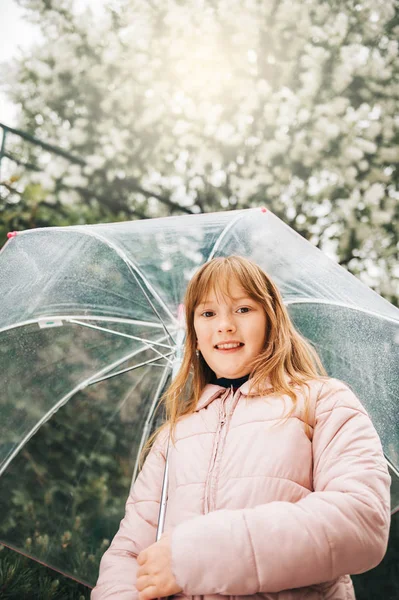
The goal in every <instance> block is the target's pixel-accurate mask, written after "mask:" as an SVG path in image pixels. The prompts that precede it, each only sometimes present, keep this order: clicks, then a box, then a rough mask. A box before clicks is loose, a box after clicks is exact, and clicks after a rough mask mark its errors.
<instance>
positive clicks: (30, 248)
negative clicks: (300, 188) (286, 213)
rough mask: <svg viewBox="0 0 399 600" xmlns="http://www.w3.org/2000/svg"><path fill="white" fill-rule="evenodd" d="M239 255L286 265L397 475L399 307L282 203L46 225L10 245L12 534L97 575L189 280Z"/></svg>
mask: <svg viewBox="0 0 399 600" xmlns="http://www.w3.org/2000/svg"><path fill="white" fill-rule="evenodd" d="M231 254H238V255H241V256H245V257H247V258H251V259H252V260H254V261H255V262H257V263H258V264H259V265H260V266H261V267H262V268H263V269H264V270H265V271H266V272H267V273H268V274H269V275H271V277H272V278H273V279H274V281H275V282H276V283H277V285H278V286H279V288H280V290H281V292H282V294H283V298H284V301H285V303H286V305H287V306H288V309H289V312H290V315H291V317H292V319H293V321H294V323H295V325H296V327H297V328H298V329H299V330H300V331H301V333H302V334H303V335H304V336H305V337H306V338H308V339H309V340H311V341H312V342H313V344H314V345H315V346H316V348H317V350H318V352H319V354H320V356H321V358H322V360H323V363H324V365H325V367H326V369H327V371H328V373H329V374H330V375H331V376H333V377H338V378H340V379H342V380H344V381H346V382H347V383H348V384H349V385H350V386H351V387H352V388H353V389H354V391H355V392H356V393H357V395H358V396H359V397H360V399H361V401H362V403H363V404H364V406H365V407H366V409H367V411H368V412H369V414H370V416H371V418H372V420H373V422H374V425H375V427H376V429H377V431H378V433H379V435H380V437H381V440H382V443H383V447H384V452H385V455H386V457H387V460H388V462H389V464H390V466H391V469H392V470H393V471H392V472H393V474H394V475H395V476H396V475H397V469H398V467H399V427H398V411H397V404H398V397H399V378H398V377H397V371H396V369H397V359H398V344H399V310H398V309H397V308H395V307H394V306H392V305H391V304H389V303H388V302H387V301H385V300H384V299H383V298H381V297H380V296H378V294H376V293H374V292H373V291H371V290H370V289H369V288H367V286H365V285H364V284H362V283H361V282H360V281H358V280H357V279H356V278H355V277H353V276H352V275H351V274H349V273H348V272H347V271H345V270H344V269H343V268H341V267H340V266H339V265H337V264H336V263H334V262H333V261H331V260H330V259H328V258H327V257H326V256H325V255H324V254H323V253H322V252H320V251H319V250H318V249H316V248H315V247H314V246H312V245H311V244H310V243H309V242H307V241H306V240H304V239H303V238H302V237H300V236H299V235H298V234H296V233H295V232H294V231H293V230H292V229H290V228H289V227H287V226H286V225H285V224H284V223H283V222H282V221H281V220H279V219H278V218H277V217H276V216H275V215H273V214H272V213H271V212H269V211H265V210H264V209H263V210H262V209H250V210H245V211H232V212H225V213H214V214H201V215H196V216H187V217H186V216H184V217H168V218H162V219H151V220H148V221H134V222H128V223H113V224H107V225H90V226H76V227H63V228H47V229H37V230H30V231H26V232H23V233H20V234H18V235H17V236H15V237H13V238H11V239H10V240H9V242H8V243H7V244H6V245H5V246H4V248H3V250H2V252H1V254H0V290H1V304H0V336H1V344H0V354H1V364H2V370H1V374H0V384H1V389H2V395H1V400H0V402H1V409H0V410H1V413H0V414H1V421H0V473H1V474H2V476H1V477H0V498H1V500H0V507H1V509H2V514H3V515H4V519H3V524H2V526H1V527H0V541H1V542H3V543H5V544H7V545H9V546H11V547H13V548H15V549H16V550H19V551H23V552H24V553H27V554H29V555H30V556H32V557H34V558H37V559H39V560H41V561H42V562H45V563H46V564H49V565H50V566H52V567H54V568H57V569H59V570H60V571H62V572H64V573H66V574H67V575H69V576H71V577H74V578H76V579H78V580H80V581H83V582H85V583H88V584H94V582H95V580H96V577H97V572H98V561H99V559H100V557H101V555H102V553H103V552H104V550H105V548H106V546H107V544H108V541H109V539H110V538H112V536H113V535H114V533H115V532H116V529H117V527H118V523H119V521H120V519H121V517H122V516H123V506H124V502H125V500H126V495H127V493H128V489H129V486H130V484H131V481H132V471H133V470H134V473H133V479H134V475H135V473H136V472H137V463H136V459H137V456H138V454H139V452H140V448H141V447H142V445H143V442H144V441H145V439H146V437H147V436H148V433H149V432H150V430H151V428H152V427H153V426H154V408H155V405H156V404H157V402H158V400H159V398H160V396H161V394H162V391H163V390H164V389H165V387H166V386H167V385H168V383H169V382H170V378H171V375H172V371H173V366H174V365H175V364H176V360H178V357H179V353H180V352H181V344H182V341H183V338H184V336H183V335H182V329H181V323H180V322H179V306H180V304H181V302H182V300H183V297H184V292H185V289H186V286H187V282H188V281H189V280H190V278H191V276H192V275H193V273H194V272H195V270H196V269H197V268H198V267H199V266H200V265H201V264H203V263H204V262H206V261H208V260H210V259H211V258H213V257H215V256H228V255H231ZM135 463H136V464H135ZM134 466H135V468H134Z"/></svg>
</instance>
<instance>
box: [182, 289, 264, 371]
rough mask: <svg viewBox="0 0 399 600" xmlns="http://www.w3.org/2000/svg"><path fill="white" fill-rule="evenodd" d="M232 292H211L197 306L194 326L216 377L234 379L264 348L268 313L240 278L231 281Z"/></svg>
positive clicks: (199, 343)
mask: <svg viewBox="0 0 399 600" xmlns="http://www.w3.org/2000/svg"><path fill="white" fill-rule="evenodd" d="M230 294H231V297H229V296H223V295H221V294H219V295H218V297H217V296H216V294H215V292H214V291H212V292H210V293H209V295H208V297H207V298H204V299H203V301H202V302H201V303H200V304H199V305H198V306H197V308H196V309H195V312H194V329H195V333H196V335H197V348H198V350H200V352H201V354H202V356H203V358H204V360H205V361H206V363H207V364H208V366H209V367H210V368H211V369H212V371H213V372H214V373H215V374H216V377H217V378H219V377H227V378H229V379H235V378H237V377H243V376H244V375H247V374H248V373H249V372H250V370H251V362H252V361H253V359H254V358H256V357H257V356H258V355H259V354H260V353H261V352H262V350H263V348H264V344H265V341H266V315H265V312H264V310H263V307H262V305H261V304H259V303H258V302H256V301H255V300H252V299H251V298H249V297H248V295H247V293H246V292H245V290H244V289H243V288H242V287H241V285H240V284H239V283H238V282H235V283H233V284H231V286H230Z"/></svg>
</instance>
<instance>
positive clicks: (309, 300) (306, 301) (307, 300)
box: [284, 298, 399, 325]
mask: <svg viewBox="0 0 399 600" xmlns="http://www.w3.org/2000/svg"><path fill="white" fill-rule="evenodd" d="M284 304H286V305H287V306H288V305H290V304H327V305H328V306H339V307H340V308H349V309H350V310H357V311H359V312H362V313H364V314H366V315H370V316H371V317H378V318H379V319H385V320H386V321H389V322H390V323H394V324H395V325H399V320H398V319H394V318H393V317H388V316H386V315H381V314H379V313H376V312H374V311H372V310H369V309H368V308H362V307H360V306H352V305H350V304H344V303H343V302H338V301H337V300H321V299H317V298H315V299H312V298H298V299H297V300H284Z"/></svg>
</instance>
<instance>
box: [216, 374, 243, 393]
mask: <svg viewBox="0 0 399 600" xmlns="http://www.w3.org/2000/svg"><path fill="white" fill-rule="evenodd" d="M249 376H250V373H248V375H243V377H238V378H237V379H229V378H228V377H220V378H219V379H216V377H215V378H214V380H213V381H212V383H215V384H216V385H220V386H222V387H224V388H228V387H231V386H233V389H237V388H239V387H241V386H242V385H243V384H244V383H245V382H246V381H248V379H249Z"/></svg>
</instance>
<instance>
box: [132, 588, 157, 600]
mask: <svg viewBox="0 0 399 600" xmlns="http://www.w3.org/2000/svg"><path fill="white" fill-rule="evenodd" d="M137 589H138V588H137ZM158 596H159V594H158V592H157V587H156V586H155V585H150V586H148V587H146V588H145V589H144V590H143V591H142V592H139V600H153V598H158Z"/></svg>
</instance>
